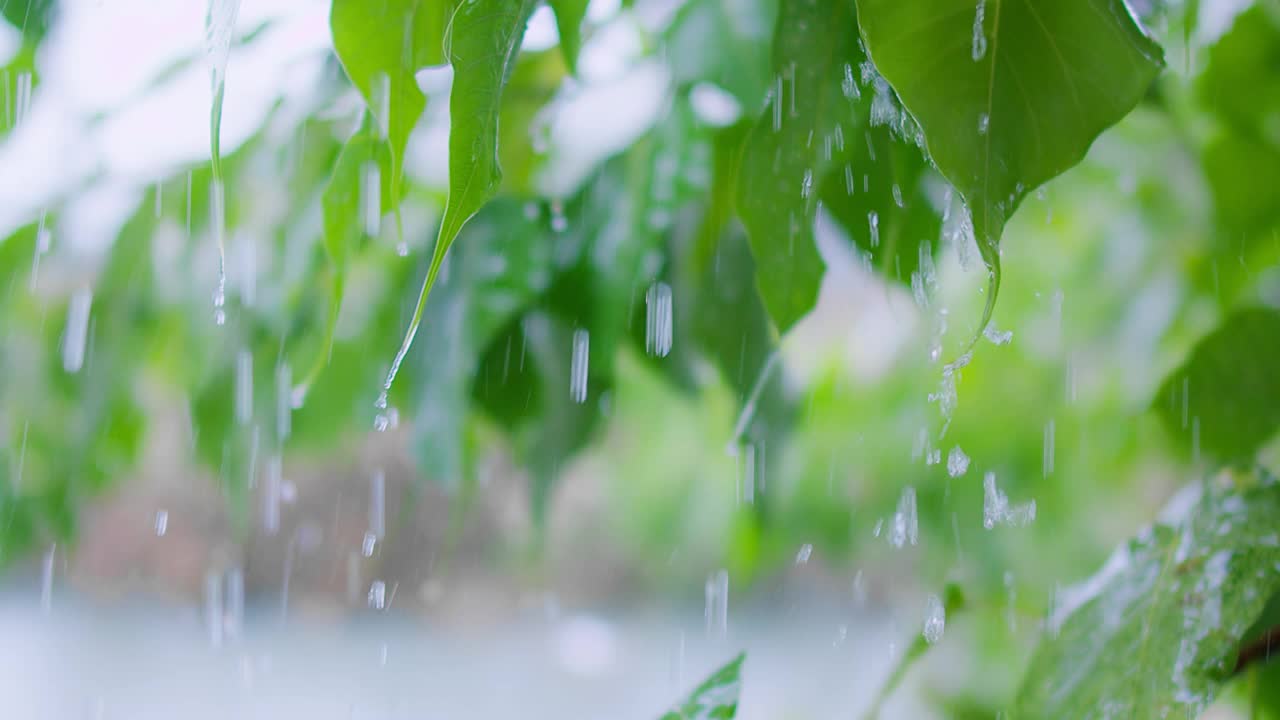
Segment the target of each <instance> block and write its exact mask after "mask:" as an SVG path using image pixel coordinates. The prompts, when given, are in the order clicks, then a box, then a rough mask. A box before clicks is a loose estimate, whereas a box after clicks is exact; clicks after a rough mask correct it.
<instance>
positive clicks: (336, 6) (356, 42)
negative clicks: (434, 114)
mask: <svg viewBox="0 0 1280 720" xmlns="http://www.w3.org/2000/svg"><path fill="white" fill-rule="evenodd" d="M448 5H449V3H447V2H444V1H443V0H333V6H332V8H331V10H330V15H329V27H330V31H331V32H332V33H333V49H334V51H335V52H336V53H337V55H338V60H339V61H341V62H342V67H343V69H344V70H346V73H347V77H349V78H350V79H351V82H352V83H353V84H354V85H355V86H356V88H358V89H359V90H360V94H361V95H362V96H363V97H364V100H365V103H367V104H368V107H369V111H370V112H371V113H372V114H373V118H374V125H375V126H376V127H377V128H378V131H379V135H380V136H381V137H383V138H385V139H386V141H387V142H388V143H389V144H390V146H391V154H390V156H389V162H388V166H387V167H385V168H383V172H385V173H387V175H388V177H389V178H390V179H391V186H392V187H393V188H395V189H396V191H397V194H398V191H399V188H400V178H401V177H402V176H403V174H404V150H405V147H406V146H407V145H408V144H409V133H410V132H412V131H413V126H414V125H416V124H417V122H418V117H419V116H421V115H422V110H423V108H425V107H426V104H427V100H426V96H424V95H423V94H422V91H421V90H420V89H418V83H417V80H415V79H414V73H415V72H417V71H418V70H419V69H421V68H422V67H424V66H426V65H431V64H435V62H434V61H437V60H438V59H439V49H440V48H441V47H443V43H444V38H443V36H442V35H441V34H440V33H441V32H443V31H444V27H443V26H442V25H441V22H440V20H441V18H440V14H441V13H442V12H444V9H445V8H446V7H447V6H448Z"/></svg>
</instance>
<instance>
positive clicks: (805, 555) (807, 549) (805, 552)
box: [796, 543, 813, 565]
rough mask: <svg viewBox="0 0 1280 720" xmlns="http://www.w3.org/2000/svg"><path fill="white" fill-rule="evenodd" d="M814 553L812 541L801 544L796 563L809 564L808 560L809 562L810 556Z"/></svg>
mask: <svg viewBox="0 0 1280 720" xmlns="http://www.w3.org/2000/svg"><path fill="white" fill-rule="evenodd" d="M812 555H813V544H812V543H805V544H804V545H801V546H800V551H799V552H797V553H796V564H797V565H805V564H808V562H809V558H810V557H811V556H812Z"/></svg>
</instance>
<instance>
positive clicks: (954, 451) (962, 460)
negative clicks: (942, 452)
mask: <svg viewBox="0 0 1280 720" xmlns="http://www.w3.org/2000/svg"><path fill="white" fill-rule="evenodd" d="M967 472H969V456H968V455H965V454H964V450H961V449H960V446H959V445H956V446H955V447H953V448H951V452H949V453H947V474H948V475H950V476H951V477H953V478H955V477H960V476H961V475H964V474H965V473H967Z"/></svg>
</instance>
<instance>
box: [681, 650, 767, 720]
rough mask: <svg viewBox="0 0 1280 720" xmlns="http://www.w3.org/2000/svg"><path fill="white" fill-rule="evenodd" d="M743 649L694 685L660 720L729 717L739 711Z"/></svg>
mask: <svg viewBox="0 0 1280 720" xmlns="http://www.w3.org/2000/svg"><path fill="white" fill-rule="evenodd" d="M746 659H747V656H746V653H742V654H740V655H738V657H736V658H734V659H733V660H730V661H729V662H728V663H727V664H726V665H724V667H721V668H720V669H719V670H716V671H715V672H714V673H712V674H711V676H710V677H708V678H707V679H706V680H704V681H703V682H702V684H701V685H699V686H698V687H696V688H694V690H693V692H691V693H689V697H687V698H685V700H684V701H683V702H681V703H680V704H679V705H677V706H676V707H674V708H672V709H671V710H669V711H668V712H667V713H666V714H665V715H663V716H662V720H732V718H734V717H737V715H738V697H739V696H740V695H741V694H742V663H743V661H744V660H746Z"/></svg>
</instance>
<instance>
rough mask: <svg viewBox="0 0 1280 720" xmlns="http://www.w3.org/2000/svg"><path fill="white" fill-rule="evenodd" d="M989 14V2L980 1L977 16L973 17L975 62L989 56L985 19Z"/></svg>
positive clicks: (985, 0)
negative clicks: (984, 25)
mask: <svg viewBox="0 0 1280 720" xmlns="http://www.w3.org/2000/svg"><path fill="white" fill-rule="evenodd" d="M986 13H987V0H978V10H977V14H976V15H974V17H973V53H972V54H973V61H974V62H978V61H980V60H982V58H983V57H985V56H986V54H987V31H986V28H985V27H983V19H984V16H985V15H986Z"/></svg>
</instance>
